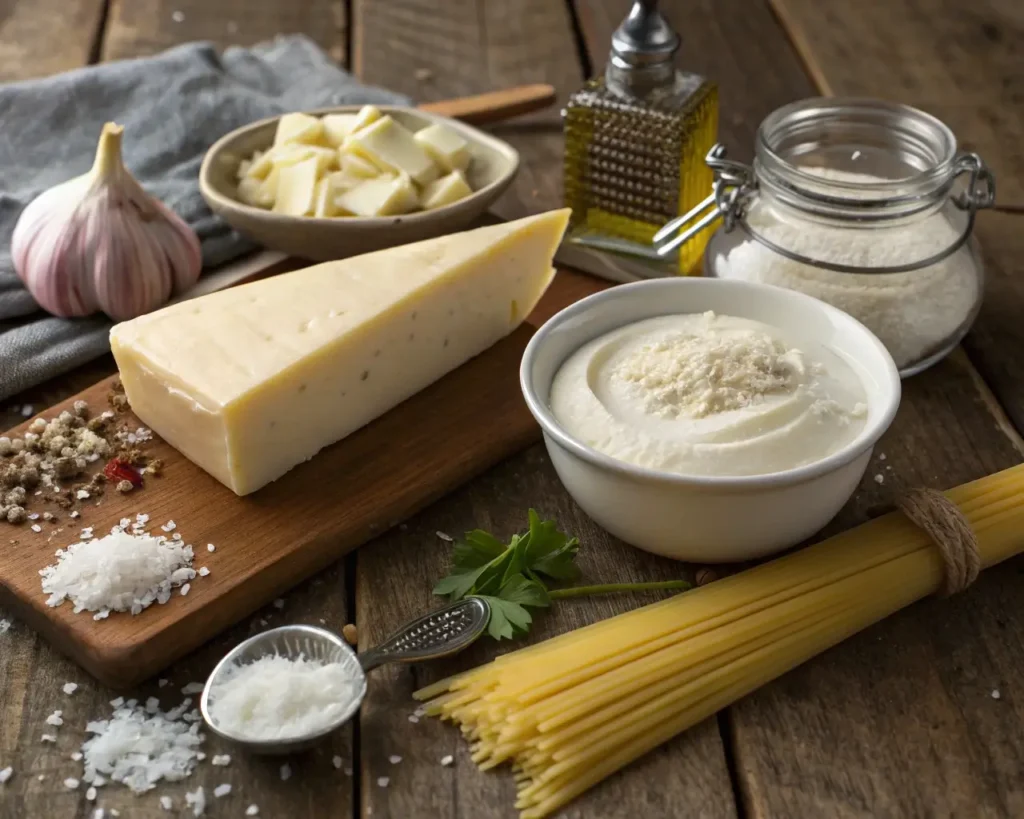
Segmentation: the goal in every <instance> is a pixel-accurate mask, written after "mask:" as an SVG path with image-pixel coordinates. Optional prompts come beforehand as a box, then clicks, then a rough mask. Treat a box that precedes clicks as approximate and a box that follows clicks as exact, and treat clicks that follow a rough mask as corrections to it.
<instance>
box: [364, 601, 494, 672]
mask: <svg viewBox="0 0 1024 819" xmlns="http://www.w3.org/2000/svg"><path fill="white" fill-rule="evenodd" d="M490 617H491V607H490V606H489V605H488V604H487V601H486V600H481V599H480V598H479V597H470V598H468V599H466V600H460V601H459V602H458V603H453V604H452V605H450V606H448V607H446V608H443V609H438V610H437V611H434V612H431V613H430V614H428V615H426V616H425V617H420V618H419V619H417V620H413V621H412V622H411V623H407V624H406V625H405V626H403V627H402V628H401V629H399V630H398V631H397V632H395V633H394V634H392V635H391V636H390V637H388V639H387V640H385V641H384V642H383V643H381V644H380V645H379V646H376V647H375V648H371V649H370V650H369V651H364V652H363V653H362V654H360V655H359V657H358V660H359V664H360V665H361V666H362V667H363V671H370V670H372V669H374V668H376V667H377V666H379V665H383V664H384V663H415V662H421V661H422V660H434V659H437V658H438V657H447V656H448V655H449V654H455V653H456V652H457V651H462V649H464V648H465V647H466V646H468V645H469V644H470V643H472V642H473V641H474V640H476V638H477V637H479V636H480V635H481V634H483V633H484V629H486V628H487V621H488V620H489V619H490Z"/></svg>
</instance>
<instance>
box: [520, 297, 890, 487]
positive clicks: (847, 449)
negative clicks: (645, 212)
mask: <svg viewBox="0 0 1024 819" xmlns="http://www.w3.org/2000/svg"><path fill="white" fill-rule="evenodd" d="M693 286H697V287H710V288H712V289H714V288H725V289H735V290H746V291H748V292H750V293H755V294H756V293H768V292H770V293H772V294H773V295H777V296H779V297H781V298H788V299H792V300H794V301H797V302H801V303H803V305H804V306H806V307H809V308H810V309H814V310H818V311H820V312H822V313H824V314H825V315H827V316H829V317H830V318H832V319H834V320H835V321H837V322H840V323H842V324H846V325H847V326H849V327H850V328H852V330H853V332H854V333H858V334H860V335H861V336H862V337H863V340H864V342H865V343H867V344H868V345H869V346H870V347H872V348H873V349H874V350H875V351H876V352H877V353H879V354H880V358H881V360H882V361H883V362H884V365H885V366H884V368H883V370H882V371H880V372H877V373H876V374H877V376H878V378H879V382H880V383H881V385H882V388H883V391H884V392H885V393H886V395H887V402H886V403H885V404H884V405H883V406H882V407H881V412H879V413H877V414H876V416H875V418H874V419H873V420H870V421H869V422H868V423H867V424H866V425H865V427H864V429H863V430H861V433H860V434H859V435H858V436H857V437H856V438H854V439H853V440H852V441H850V442H849V443H847V444H846V445H845V446H844V447H843V448H842V449H839V450H837V451H836V452H833V453H832V454H831V455H827V456H825V457H824V458H821V459H819V460H817V461H812V462H811V463H809V464H802V465H800V466H796V467H792V468H790V469H784V470H781V471H779V472H766V473H763V474H758V475H685V474H681V473H677V472H666V471H663V470H659V469H652V468H650V467H644V466H638V465H636V464H632V463H629V462H627V461H620V460H618V459H617V458H613V457H611V456H610V455H606V454H604V453H603V452H600V451H598V450H596V449H594V448H593V447H590V446H588V445H587V444H584V443H583V442H581V441H579V440H577V439H576V438H574V437H573V436H572V435H570V434H569V433H568V432H566V431H565V430H564V429H563V428H562V426H561V425H560V424H559V423H558V421H557V419H556V418H555V416H554V413H552V412H551V410H550V409H549V408H548V406H547V404H546V403H544V402H542V401H541V400H540V399H539V398H538V396H537V393H536V392H535V391H534V389H533V383H532V381H533V377H532V376H533V370H534V367H535V363H536V359H537V356H538V355H539V354H540V350H541V349H542V348H543V346H544V344H545V343H546V341H547V338H548V336H549V335H550V334H551V333H552V331H553V330H554V329H555V328H557V327H559V326H560V325H562V324H564V323H565V322H567V321H571V320H572V319H574V318H577V317H578V316H580V315H582V314H584V313H586V312H588V311H589V310H591V309H592V308H594V307H595V306H596V305H599V304H603V303H605V302H608V301H614V300H616V299H618V298H621V297H622V295H623V294H626V293H634V292H637V291H641V290H645V289H656V288H666V287H668V288H671V287H693ZM755 298H758V296H755ZM652 304H653V302H652ZM664 315H673V313H666V312H663V311H662V312H652V313H651V315H650V316H649V318H656V317H658V316H664ZM638 320H642V319H638ZM627 323H629V322H624V323H623V324H622V325H620V326H623V327H624V326H626V324H627ZM597 337H598V336H595V338H597ZM591 340H593V339H587V340H585V341H582V342H581V343H580V345H578V346H577V348H576V349H579V347H581V346H582V345H583V344H586V343H587V342H588V341H591ZM570 355H571V353H570ZM562 363H564V361H563V362H562ZM859 363H860V364H861V365H864V361H863V360H861V361H860V362H859ZM560 366H561V365H559V367H560ZM867 369H869V370H870V371H871V372H873V373H875V372H876V368H875V367H868V368H867ZM555 372H556V373H557V372H558V370H557V369H556V370H555ZM553 377H554V376H552V378H553ZM519 386H520V389H521V390H522V393H523V398H524V399H525V400H526V406H527V407H528V408H529V410H530V413H531V414H532V415H533V417H534V419H536V421H537V423H538V424H540V427H541V430H542V431H543V432H544V434H545V436H548V437H549V438H553V439H554V440H555V441H556V442H557V443H558V444H559V445H560V446H561V447H562V448H563V449H566V450H568V451H569V452H571V453H572V454H574V455H576V456H577V457H578V458H581V459H582V460H584V461H587V462H589V463H591V464H592V465H594V466H596V467H599V468H602V469H605V470H610V471H612V472H616V473H619V474H624V475H626V476H629V477H631V478H634V479H639V480H644V481H650V482H656V483H668V484H674V485H678V486H689V487H703V488H708V489H712V488H713V489H737V490H741V489H758V488H768V487H773V488H774V487H780V486H790V485H793V484H798V483H803V482H806V481H809V480H812V479H814V478H817V477H820V476H822V475H825V474H828V473H831V472H834V471H835V470H837V469H839V468H840V467H843V466H845V465H846V464H849V463H851V462H852V461H855V460H856V459H857V458H859V457H860V456H861V455H862V454H863V453H864V452H865V451H867V450H869V449H870V448H871V447H873V446H874V445H875V444H876V443H877V442H878V439H879V438H881V437H882V435H883V433H884V432H885V431H886V430H887V429H888V428H889V425H890V424H891V423H892V420H893V418H894V417H895V415H896V411H897V410H898V409H899V405H900V397H901V390H902V385H901V381H900V376H899V372H898V371H897V369H896V364H895V362H894V361H893V359H892V356H891V355H890V354H889V351H888V350H887V349H886V348H885V345H884V344H882V342H881V341H879V339H878V337H877V336H875V334H874V333H872V332H871V331H870V330H869V329H868V328H867V327H865V326H864V325H863V324H862V323H861V322H859V321H857V319H855V318H853V316H851V315H849V314H848V313H845V312H843V311H842V310H839V309H838V308H836V307H833V306H832V305H830V304H827V303H826V302H823V301H821V300H820V299H816V298H814V297H813V296H808V295H807V294H805V293H800V292H798V291H795V290H789V289H787V288H784V287H777V286H775V285H767V284H761V283H758V282H747V281H736V280H727V279H709V278H704V277H679V278H658V279H649V280H646V281H641V282H633V283H630V284H622V285H617V286H615V287H611V288H609V289H607V290H602V291H601V292H599V293H594V294H592V295H590V296H587V297H586V298H583V299H580V300H579V301H577V302H575V303H573V304H571V305H569V306H568V307H566V308H564V309H562V310H560V311H559V312H558V313H556V314H555V315H553V316H552V317H551V318H549V319H548V320H547V321H546V322H544V324H543V325H541V327H540V329H539V330H537V332H536V333H534V335H533V338H531V339H530V342H529V344H527V346H526V351H525V352H524V353H523V358H522V362H521V364H520V367H519Z"/></svg>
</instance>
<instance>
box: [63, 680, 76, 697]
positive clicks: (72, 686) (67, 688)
mask: <svg viewBox="0 0 1024 819" xmlns="http://www.w3.org/2000/svg"><path fill="white" fill-rule="evenodd" d="M77 690H78V683H72V682H69V683H64V688H63V691H64V693H65V694H68V695H70V694H74V693H75V692H76V691H77Z"/></svg>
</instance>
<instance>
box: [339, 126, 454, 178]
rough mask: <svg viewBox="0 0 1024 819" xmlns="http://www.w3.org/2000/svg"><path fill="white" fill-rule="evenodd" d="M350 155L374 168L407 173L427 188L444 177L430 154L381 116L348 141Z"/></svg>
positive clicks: (403, 129)
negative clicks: (364, 160) (430, 183)
mask: <svg viewBox="0 0 1024 819" xmlns="http://www.w3.org/2000/svg"><path fill="white" fill-rule="evenodd" d="M346 146H347V152H348V153H355V154H357V155H359V156H362V157H363V158H364V159H369V160H370V161H371V162H372V163H373V164H374V165H377V166H378V167H380V168H383V169H384V170H388V171H392V172H393V173H407V174H409V176H410V177H411V178H412V180H413V181H414V182H416V183H417V184H419V185H426V184H427V183H428V182H432V181H433V180H435V179H437V177H438V176H439V175H440V172H439V169H438V167H437V165H435V164H434V161H433V160H432V159H431V158H430V155H429V154H428V153H427V152H426V151H425V150H424V149H423V147H422V146H421V145H420V144H419V143H418V142H417V141H416V140H415V139H414V138H413V135H412V132H411V131H409V130H408V129H406V128H403V127H402V126H401V125H399V124H398V123H397V122H395V121H394V120H393V119H392V118H391V117H381V118H380V119H379V120H377V121H376V122H374V123H373V124H372V125H368V126H367V127H366V128H363V129H362V130H361V131H356V133H354V134H352V136H350V137H349V138H348V141H347V142H346Z"/></svg>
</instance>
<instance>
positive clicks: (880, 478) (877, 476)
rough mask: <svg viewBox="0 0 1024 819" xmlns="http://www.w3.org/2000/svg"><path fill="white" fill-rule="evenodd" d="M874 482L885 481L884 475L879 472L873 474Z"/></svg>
mask: <svg viewBox="0 0 1024 819" xmlns="http://www.w3.org/2000/svg"><path fill="white" fill-rule="evenodd" d="M875 483H885V475H883V474H882V473H881V472H879V473H878V474H877V475H875Z"/></svg>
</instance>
